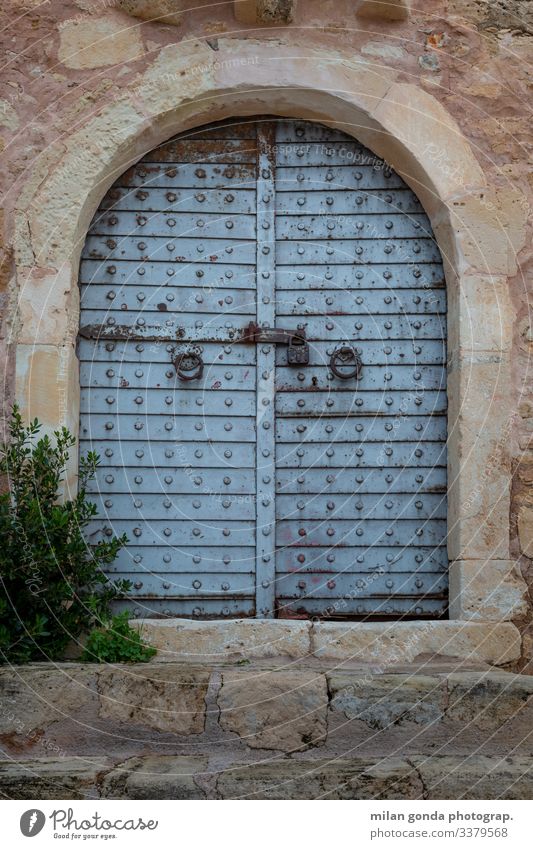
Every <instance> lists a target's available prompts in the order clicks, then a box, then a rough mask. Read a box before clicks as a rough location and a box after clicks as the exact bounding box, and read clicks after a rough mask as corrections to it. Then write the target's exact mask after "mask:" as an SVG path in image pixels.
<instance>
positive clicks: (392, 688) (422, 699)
mask: <svg viewBox="0 0 533 849" xmlns="http://www.w3.org/2000/svg"><path fill="white" fill-rule="evenodd" d="M328 683H329V689H330V693H331V696H332V701H331V706H332V707H333V708H334V709H335V710H338V711H342V712H343V713H344V714H345V716H346V717H348V719H359V720H361V721H362V722H366V724H367V725H369V726H370V727H371V728H375V729H385V728H389V727H390V726H392V725H403V724H405V723H406V722H414V723H417V724H418V725H428V724H431V723H434V722H436V721H438V720H440V719H442V717H443V715H444V714H443V710H444V699H445V689H444V686H443V682H442V680H441V679H439V678H437V677H431V676H429V675H366V676H360V677H356V676H354V675H353V674H352V675H348V674H344V673H335V672H334V673H330V674H329V675H328Z"/></svg>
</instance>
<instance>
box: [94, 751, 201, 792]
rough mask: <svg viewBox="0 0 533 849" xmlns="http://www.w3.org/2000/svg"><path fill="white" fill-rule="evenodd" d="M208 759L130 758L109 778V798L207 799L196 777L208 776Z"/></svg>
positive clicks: (104, 786) (106, 781) (106, 784)
mask: <svg viewBox="0 0 533 849" xmlns="http://www.w3.org/2000/svg"><path fill="white" fill-rule="evenodd" d="M206 769H207V758H203V757H181V756H175V757H174V756H166V755H162V756H150V757H145V758H130V760H128V761H126V762H125V763H123V764H121V765H120V766H118V767H116V769H114V770H112V771H111V772H110V773H108V775H106V777H105V779H104V781H103V783H102V796H103V798H107V799H205V793H204V792H203V790H201V788H200V787H198V785H197V784H196V782H195V780H194V777H195V775H198V774H201V773H205V772H206Z"/></svg>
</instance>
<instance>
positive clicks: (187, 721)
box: [98, 663, 211, 734]
mask: <svg viewBox="0 0 533 849" xmlns="http://www.w3.org/2000/svg"><path fill="white" fill-rule="evenodd" d="M210 674H211V672H210V669H209V668H207V667H195V666H188V665H185V664H172V665H170V664H167V663H164V664H152V663H150V664H145V663H140V664H134V665H132V666H121V667H109V668H108V669H103V670H102V671H101V672H100V674H99V676H98V690H99V693H100V711H99V715H100V717H101V718H104V719H105V718H111V719H117V720H121V721H122V722H127V723H128V724H130V725H146V726H148V727H150V728H155V729H157V730H159V731H171V732H174V733H175V734H201V732H202V731H203V730H204V723H205V710H206V706H205V697H206V695H207V688H208V685H209V678H210Z"/></svg>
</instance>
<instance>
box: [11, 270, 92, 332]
mask: <svg viewBox="0 0 533 849" xmlns="http://www.w3.org/2000/svg"><path fill="white" fill-rule="evenodd" d="M17 283H18V317H19V322H20V331H19V335H18V341H19V343H23V344H27V345H30V344H36V345H65V344H68V343H70V344H73V343H74V342H75V341H76V336H77V330H78V327H77V324H78V322H77V317H78V311H79V289H78V286H77V285H76V280H75V278H74V277H73V274H72V269H71V266H70V265H68V264H65V265H62V266H61V268H60V269H59V270H58V269H55V268H39V267H37V266H35V267H33V268H21V269H19V271H18V274H17Z"/></svg>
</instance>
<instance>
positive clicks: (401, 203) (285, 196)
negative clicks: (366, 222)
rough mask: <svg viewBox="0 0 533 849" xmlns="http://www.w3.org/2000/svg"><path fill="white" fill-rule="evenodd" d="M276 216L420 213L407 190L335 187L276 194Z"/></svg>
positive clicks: (420, 209)
mask: <svg viewBox="0 0 533 849" xmlns="http://www.w3.org/2000/svg"><path fill="white" fill-rule="evenodd" d="M276 212H277V214H278V215H291V214H294V213H298V214H302V213H304V214H306V215H309V214H320V215H324V216H325V217H326V220H330V219H331V220H335V218H336V217H337V216H340V215H350V214H353V213H356V214H357V215H384V214H387V215H396V214H400V215H401V214H406V215H412V214H418V215H423V214H424V209H423V207H422V204H421V203H420V201H419V200H418V198H417V197H416V195H414V194H413V192H412V191H411V189H408V188H403V189H390V190H389V189H360V190H355V191H354V190H353V189H352V190H347V191H343V190H342V189H336V190H335V192H330V191H328V190H327V189H326V190H320V189H318V190H315V191H312V192H309V191H304V190H302V191H298V190H295V191H292V192H291V191H289V192H281V193H278V194H276Z"/></svg>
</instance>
